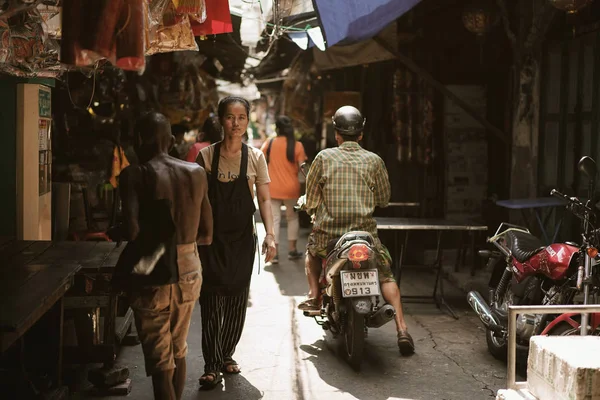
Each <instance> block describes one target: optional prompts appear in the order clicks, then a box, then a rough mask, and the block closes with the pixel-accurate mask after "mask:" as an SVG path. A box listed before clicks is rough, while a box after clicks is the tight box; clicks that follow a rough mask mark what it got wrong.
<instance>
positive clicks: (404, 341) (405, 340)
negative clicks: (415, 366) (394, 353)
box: [398, 331, 415, 356]
mask: <svg viewBox="0 0 600 400" xmlns="http://www.w3.org/2000/svg"><path fill="white" fill-rule="evenodd" d="M398 349H399V350H400V354H402V355H403V356H409V355H411V354H413V353H414V352H415V343H414V342H413V338H412V336H410V333H408V331H398Z"/></svg>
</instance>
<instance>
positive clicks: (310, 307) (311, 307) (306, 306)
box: [298, 297, 321, 311]
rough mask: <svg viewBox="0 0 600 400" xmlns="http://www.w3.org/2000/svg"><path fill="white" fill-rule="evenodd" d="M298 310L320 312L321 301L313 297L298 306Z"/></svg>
mask: <svg viewBox="0 0 600 400" xmlns="http://www.w3.org/2000/svg"><path fill="white" fill-rule="evenodd" d="M298 309H299V310H302V311H315V310H320V309H321V305H320V304H319V299H316V298H314V297H313V298H310V299H308V300H304V301H303V302H302V303H300V304H298Z"/></svg>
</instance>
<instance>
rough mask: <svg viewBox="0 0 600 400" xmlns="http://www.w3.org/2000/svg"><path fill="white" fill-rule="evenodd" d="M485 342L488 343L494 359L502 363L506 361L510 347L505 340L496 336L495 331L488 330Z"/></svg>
mask: <svg viewBox="0 0 600 400" xmlns="http://www.w3.org/2000/svg"><path fill="white" fill-rule="evenodd" d="M485 341H486V342H487V348H488V351H489V352H490V354H491V355H493V356H494V358H496V359H497V360H500V361H506V357H507V354H508V350H507V349H508V347H507V343H506V340H505V339H504V338H501V337H498V336H495V334H494V331H492V330H490V329H486V331H485Z"/></svg>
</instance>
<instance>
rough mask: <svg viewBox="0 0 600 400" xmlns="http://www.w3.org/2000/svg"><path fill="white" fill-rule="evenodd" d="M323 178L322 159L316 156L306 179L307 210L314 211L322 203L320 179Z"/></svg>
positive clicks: (318, 155)
mask: <svg viewBox="0 0 600 400" xmlns="http://www.w3.org/2000/svg"><path fill="white" fill-rule="evenodd" d="M322 176H323V158H322V157H321V154H320V153H319V154H317V156H316V157H315V160H314V161H313V163H312V165H311V166H310V169H309V170H308V175H307V177H306V205H305V208H306V209H307V210H316V209H317V207H318V206H319V205H320V204H321V202H322V201H323V192H322V191H321V185H320V181H321V177H322Z"/></svg>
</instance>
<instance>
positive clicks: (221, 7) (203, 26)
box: [192, 0, 233, 36]
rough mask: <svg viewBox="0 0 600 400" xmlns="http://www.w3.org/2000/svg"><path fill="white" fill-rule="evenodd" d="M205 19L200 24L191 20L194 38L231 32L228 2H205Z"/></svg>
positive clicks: (207, 0) (215, 0) (209, 0)
mask: <svg viewBox="0 0 600 400" xmlns="http://www.w3.org/2000/svg"><path fill="white" fill-rule="evenodd" d="M205 4H206V7H205V9H206V19H205V21H204V22H202V23H198V22H197V21H196V20H192V30H193V32H194V36H206V35H217V34H219V33H229V32H233V24H232V22H231V14H230V13H229V1H228V0H206V2H205Z"/></svg>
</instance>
